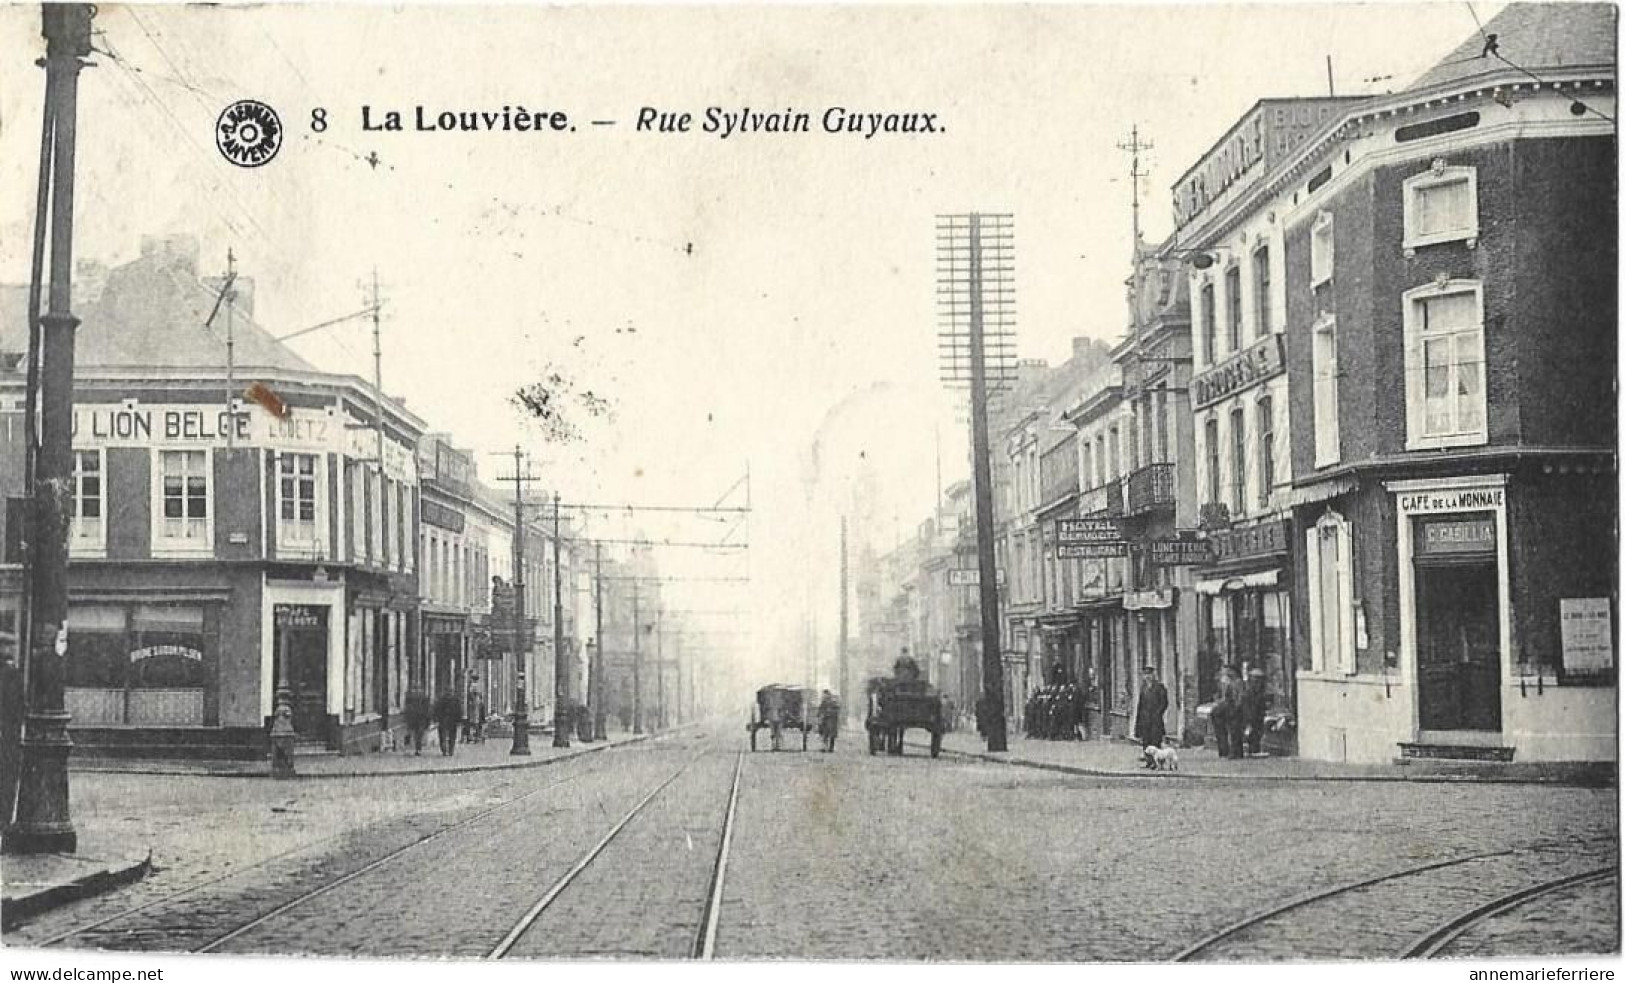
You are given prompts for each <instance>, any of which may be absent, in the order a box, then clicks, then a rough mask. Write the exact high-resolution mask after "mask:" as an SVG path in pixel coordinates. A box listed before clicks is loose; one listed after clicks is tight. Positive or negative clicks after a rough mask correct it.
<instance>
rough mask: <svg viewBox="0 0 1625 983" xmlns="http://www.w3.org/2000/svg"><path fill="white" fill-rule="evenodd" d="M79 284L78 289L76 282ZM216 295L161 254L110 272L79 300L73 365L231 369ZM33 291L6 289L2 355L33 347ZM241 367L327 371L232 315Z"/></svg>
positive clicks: (2, 293)
mask: <svg viewBox="0 0 1625 983" xmlns="http://www.w3.org/2000/svg"><path fill="white" fill-rule="evenodd" d="M76 286H77V284H76ZM216 296H217V290H216V289H214V288H211V287H210V286H209V285H208V284H205V283H204V282H203V281H202V280H200V279H199V278H198V276H197V273H196V270H195V268H193V267H192V266H190V265H189V264H188V263H186V262H184V261H183V260H180V259H178V258H177V257H175V256H174V255H171V254H166V253H163V252H154V253H150V254H146V255H143V256H142V257H141V258H139V259H136V260H134V261H132V262H129V263H126V264H124V265H123V266H119V267H117V268H115V269H112V270H110V271H108V274H107V283H106V286H105V288H104V289H102V290H101V292H100V296H97V297H94V298H91V299H88V300H79V299H76V300H75V302H74V311H73V313H74V314H75V315H76V316H77V317H78V318H79V330H78V331H77V332H76V333H75V339H74V341H75V343H74V362H75V364H76V366H78V367H79V368H80V369H81V370H82V369H111V368H134V367H138V366H139V367H154V368H210V369H224V367H225V364H226V316H227V312H226V311H225V310H224V308H222V310H221V311H220V313H219V314H217V315H216V316H215V320H214V324H213V326H212V327H204V323H205V322H206V321H207V320H208V318H209V313H210V311H212V310H213V309H214V303H215V297H216ZM27 301H28V288H27V287H26V286H11V285H7V286H5V287H3V288H0V351H8V352H21V351H24V350H25V349H26V348H27V345H28V303H27ZM231 317H232V335H233V341H234V342H235V346H236V352H235V359H234V361H235V363H236V365H237V366H238V367H240V368H244V369H248V368H259V369H285V370H288V371H293V372H320V371H321V370H320V369H318V368H317V367H316V366H314V365H312V364H310V363H309V362H307V361H305V360H304V359H303V358H301V357H299V355H298V354H297V353H296V352H294V351H293V349H291V348H289V347H288V346H286V345H284V344H282V343H281V342H279V341H277V340H276V339H275V338H274V337H272V335H271V334H270V332H268V331H266V330H265V329H264V328H263V327H261V326H260V325H259V324H257V323H256V322H255V321H254V319H253V318H252V316H250V315H249V314H248V313H247V312H246V311H243V310H241V309H235V310H233V311H232V312H231Z"/></svg>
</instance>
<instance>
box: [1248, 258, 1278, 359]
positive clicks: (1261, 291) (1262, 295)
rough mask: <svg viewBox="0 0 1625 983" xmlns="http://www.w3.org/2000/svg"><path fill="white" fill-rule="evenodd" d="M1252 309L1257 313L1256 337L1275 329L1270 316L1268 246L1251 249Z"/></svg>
mask: <svg viewBox="0 0 1625 983" xmlns="http://www.w3.org/2000/svg"><path fill="white" fill-rule="evenodd" d="M1253 310H1254V311H1256V312H1257V314H1258V332H1257V334H1258V337H1260V338H1262V337H1264V336H1265V335H1267V334H1269V333H1270V332H1271V331H1274V330H1275V325H1274V323H1273V319H1272V318H1271V317H1270V247H1268V246H1259V247H1258V248H1257V249H1255V250H1253Z"/></svg>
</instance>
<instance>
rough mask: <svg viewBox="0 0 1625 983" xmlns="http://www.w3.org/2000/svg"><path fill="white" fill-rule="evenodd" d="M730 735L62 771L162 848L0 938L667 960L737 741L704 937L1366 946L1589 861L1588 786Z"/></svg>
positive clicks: (715, 831)
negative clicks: (439, 756) (457, 771)
mask: <svg viewBox="0 0 1625 983" xmlns="http://www.w3.org/2000/svg"><path fill="white" fill-rule="evenodd" d="M858 736H861V735H858ZM742 738H743V735H742V734H739V733H737V732H736V731H735V730H733V728H731V727H730V728H723V727H720V726H719V727H716V728H713V729H711V730H710V731H709V732H703V733H702V732H693V733H680V734H673V735H668V736H666V737H664V738H663V739H661V740H658V741H654V742H650V743H648V744H643V745H635V746H628V747H621V748H611V749H609V750H607V751H605V752H604V753H601V754H595V755H589V756H584V757H582V758H580V759H578V760H571V761H565V762H561V763H559V764H556V765H553V766H550V767H547V768H542V769H536V770H526V771H509V772H495V773H488V774H478V773H476V774H467V775H433V776H431V775H425V776H415V777H410V778H408V777H404V776H403V777H401V778H398V779H376V778H370V779H357V780H354V781H344V780H331V781H323V782H318V783H309V784H301V785H296V786H289V785H281V784H277V783H270V782H243V781H240V780H231V779H219V778H216V779H203V778H188V777H175V776H143V777H141V778H140V779H139V780H137V779H135V778H133V777H132V776H110V775H104V776H95V777H94V778H92V777H90V776H84V777H82V778H81V779H80V782H81V783H82V787H81V791H80V792H79V794H80V796H81V799H80V802H81V805H82V806H83V807H84V808H86V809H93V808H111V807H112V802H113V801H114V800H115V798H117V797H120V796H122V800H121V801H124V802H125V803H126V807H125V812H126V814H129V815H131V816H132V819H131V820H130V823H131V825H130V827H129V828H130V831H131V835H139V832H138V831H139V829H141V828H143V826H144V825H145V828H148V829H150V830H153V831H158V832H161V831H164V830H169V831H170V834H169V838H168V839H160V840H158V841H157V842H159V843H161V844H163V846H162V847H161V849H160V850H159V851H158V855H157V858H156V859H157V862H158V865H159V867H160V872H159V873H158V874H156V875H154V876H153V877H152V878H150V879H148V880H147V881H145V882H143V883H140V884H137V885H134V886H131V887H129V888H126V889H123V890H120V891H118V892H115V893H113V894H109V895H106V896H103V897H101V898H99V899H95V900H91V901H86V902H82V903H79V904H76V905H70V906H68V907H66V908H64V909H61V910H59V911H57V912H54V913H51V914H48V915H45V916H42V917H40V918H39V919H37V920H35V921H34V922H32V923H30V924H26V925H24V926H22V927H20V928H18V929H16V930H14V931H13V932H11V933H9V934H8V936H7V938H6V941H7V943H8V944H11V945H38V944H41V943H46V942H51V941H52V940H58V939H60V941H59V942H56V943H55V944H59V945H63V946H69V947H75V948H113V949H146V950H154V949H156V950H173V949H203V950H206V951H219V952H232V953H263V952H276V953H310V954H324V955H339V954H345V955H362V956H375V957H389V956H428V955H440V956H456V957H462V958H481V957H486V956H489V955H492V954H493V951H494V950H496V949H499V948H500V950H501V954H503V955H506V956H507V957H508V958H516V959H526V958H562V957H572V956H574V957H609V956H614V957H658V958H668V959H670V958H683V957H686V956H690V955H693V954H694V953H695V951H696V948H695V947H696V944H697V940H701V939H703V938H704V931H705V916H706V913H707V910H708V908H707V905H708V898H709V897H710V896H711V893H712V889H713V888H714V887H715V886H716V876H717V875H716V872H715V863H716V860H717V858H718V856H719V845H720V844H721V841H722V837H723V832H724V826H725V823H726V821H727V816H728V802H729V795H730V791H731V789H732V779H733V776H734V773H735V767H736V764H737V763H739V762H741V760H742V766H741V768H740V772H739V776H740V778H739V785H738V793H737V794H738V798H737V811H736V814H735V817H734V823H733V827H732V836H731V842H730V844H729V848H728V851H727V867H726V872H725V876H724V877H723V878H722V883H721V895H720V905H719V907H718V910H717V926H716V934H715V945H714V949H713V950H709V951H710V952H711V953H712V954H714V955H715V956H716V957H718V958H723V959H755V958H775V957H779V958H782V957H799V958H811V957H821V958H839V959H867V958H890V959H910V960H932V959H937V960H941V959H955V960H965V959H974V960H996V961H1021V960H1075V961H1158V960H1167V959H1171V958H1176V957H1177V958H1190V959H1199V960H1213V959H1217V960H1249V961H1257V960H1272V959H1289V958H1298V959H1303V958H1313V959H1347V958H1364V959H1371V958H1385V957H1393V956H1395V955H1397V954H1399V953H1401V952H1402V951H1404V950H1405V949H1406V948H1407V946H1409V945H1410V944H1412V943H1413V942H1414V941H1415V940H1417V939H1418V938H1421V937H1423V936H1425V935H1427V934H1428V933H1429V932H1431V931H1433V930H1434V929H1435V928H1437V927H1438V926H1440V925H1442V924H1443V923H1445V922H1448V921H1450V920H1451V919H1453V918H1456V917H1457V916H1460V915H1464V914H1466V913H1468V912H1470V911H1472V910H1473V909H1475V908H1477V907H1478V906H1481V905H1484V904H1486V903H1488V902H1491V901H1494V900H1496V899H1497V898H1500V897H1503V896H1505V895H1507V894H1509V893H1510V892H1513V891H1516V890H1522V889H1525V888H1530V887H1534V886H1537V885H1542V884H1545V883H1547V882H1550V881H1553V880H1554V879H1556V878H1560V877H1564V876H1569V875H1577V876H1578V875H1586V874H1589V873H1592V872H1596V871H1599V870H1602V869H1603V868H1608V867H1610V866H1613V865H1616V864H1617V852H1616V848H1615V845H1614V843H1615V838H1616V831H1617V818H1616V815H1615V807H1614V801H1615V799H1614V793H1613V792H1612V791H1611V790H1592V789H1578V788H1537V787H1532V786H1519V785H1467V784H1457V785H1418V784H1414V783H1376V782H1363V783H1347V782H1338V783H1330V782H1328V783H1322V782H1313V781H1297V782H1259V783H1251V782H1242V781H1235V782H1225V783H1209V782H1178V781H1169V780H1165V779H1161V778H1158V777H1157V776H1146V777H1137V778H1110V777H1103V778H1090V777H1071V776H1059V775H1056V774H1054V773H1052V772H1047V771H1042V770H1037V769H1032V768H1023V767H1014V768H1013V767H1009V766H1001V765H994V764H990V763H984V762H979V761H971V760H968V759H964V758H952V757H947V756H945V757H943V758H940V759H937V760H932V759H931V758H929V757H928V756H927V755H926V754H924V753H923V752H920V751H917V750H915V749H912V748H911V749H910V750H909V753H908V754H907V755H906V756H904V757H901V758H898V757H890V756H886V755H879V756H870V755H868V754H866V753H865V751H864V749H863V748H862V747H861V746H860V744H859V741H858V740H856V739H855V738H854V735H852V734H850V733H849V734H848V735H847V736H846V738H845V740H844V741H843V746H842V747H841V748H840V750H839V751H838V752H837V753H836V754H834V755H827V754H822V753H818V752H816V751H809V752H807V753H801V752H799V751H786V752H780V753H771V752H759V753H755V754H752V753H749V752H748V750H745V744H744V742H743V740H742ZM742 751H743V754H742V756H741V752H742ZM645 802H646V806H645V807H644V808H642V809H641V810H639V809H638V807H639V805H640V804H641V803H645ZM205 803H207V806H205ZM228 816H234V817H236V820H235V823H234V824H231V823H228V819H227V817H228ZM134 817H140V818H134ZM623 820H624V823H623ZM229 828H235V829H237V830H239V831H240V832H239V834H238V835H220V834H216V835H198V834H199V833H200V832H202V831H204V830H224V829H229ZM179 829H187V830H189V831H190V835H186V836H177V835H176V834H175V832H174V831H175V830H179ZM612 830H613V831H614V832H615V835H614V836H609V834H610V833H611V832H612ZM595 847H601V851H600V852H598V853H596V854H595V855H594V856H593V859H591V860H590V861H589V860H587V859H586V858H587V857H588V855H589V852H590V851H592V850H593V849H594V848H595ZM584 861H585V862H584ZM567 875H571V876H573V879H571V880H568V882H561V878H565V877H566V876H567ZM1390 875H1397V876H1390ZM1379 878H1381V879H1380V880H1378V879H1379ZM1357 884H1358V885H1360V886H1355V885H1357ZM1343 887H1350V888H1351V889H1350V890H1341V891H1340V890H1334V889H1337V888H1343ZM177 892H186V893H177ZM1617 894H1618V882H1617V873H1616V874H1614V875H1613V876H1607V875H1603V876H1600V877H1597V878H1593V879H1590V880H1580V881H1576V882H1575V883H1573V884H1571V885H1569V886H1566V887H1560V888H1558V889H1555V890H1553V891H1551V892H1550V893H1545V894H1540V895H1538V896H1534V897H1531V898H1530V899H1529V900H1527V901H1526V902H1524V903H1522V904H1521V905H1516V906H1513V907H1510V908H1507V909H1505V910H1502V911H1500V912H1498V913H1493V914H1492V915H1490V916H1487V917H1484V918H1481V919H1474V920H1473V921H1472V923H1471V924H1470V925H1468V926H1467V927H1466V929H1465V930H1464V931H1462V932H1460V933H1459V934H1458V935H1454V936H1452V937H1451V939H1450V940H1449V941H1448V944H1446V945H1444V947H1443V948H1442V949H1440V950H1438V951H1440V952H1441V953H1442V954H1444V955H1475V956H1492V955H1509V954H1515V953H1525V954H1528V953H1535V952H1598V951H1611V950H1614V949H1617V947H1618V944H1619V940H1618V936H1617V932H1616V929H1615V927H1614V921H1613V914H1612V913H1613V911H1614V910H1615V909H1616V902H1617ZM544 897H546V898H548V899H549V900H550V903H548V904H547V905H546V906H545V910H543V911H540V912H539V913H537V914H536V915H535V918H534V922H533V923H531V924H527V925H526V926H525V927H524V928H523V929H522V930H521V929H520V928H518V925H519V923H520V919H521V916H524V915H525V914H526V913H527V911H530V910H531V909H532V908H533V906H537V905H538V903H539V902H541V901H542V900H543V899H544ZM165 899H172V900H165ZM1292 901H1301V902H1304V903H1301V904H1297V905H1295V906H1292V907H1289V908H1284V909H1282V910H1279V911H1273V909H1276V908H1278V907H1279V906H1282V905H1283V904H1284V903H1286V902H1292ZM505 938H507V939H508V940H509V942H511V947H508V946H507V945H505V944H504V940H505Z"/></svg>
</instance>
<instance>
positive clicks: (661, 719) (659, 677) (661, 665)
mask: <svg viewBox="0 0 1625 983" xmlns="http://www.w3.org/2000/svg"><path fill="white" fill-rule="evenodd" d="M664 638H665V632H664V631H663V630H662V628H661V624H660V609H659V608H655V722H654V729H655V730H665V729H666V656H665V652H664V649H665V646H663V645H662V644H661V641H662V640H663V639H664Z"/></svg>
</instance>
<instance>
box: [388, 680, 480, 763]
mask: <svg viewBox="0 0 1625 983" xmlns="http://www.w3.org/2000/svg"><path fill="white" fill-rule="evenodd" d="M403 710H404V716H405V717H406V735H407V736H406V740H407V746H408V747H410V748H411V749H412V753H413V754H415V755H417V754H422V753H423V738H424V735H425V734H427V733H428V731H429V725H430V724H433V725H434V727H435V730H436V732H437V733H438V734H439V736H440V753H441V754H444V755H446V756H448V757H449V756H451V755H453V754H456V753H457V732H458V730H459V729H461V730H462V731H463V738H464V740H467V741H473V740H476V739H483V735H484V729H485V700H484V699H483V698H482V697H481V696H480V695H479V694H478V693H477V692H475V693H471V694H470V698H469V700H468V702H467V705H466V706H465V704H464V700H463V699H462V697H460V696H458V695H457V692H456V691H455V690H450V689H448V690H446V691H445V692H443V693H441V694H440V696H439V698H437V699H435V700H433V701H431V700H430V699H429V694H427V693H425V692H424V691H423V690H421V689H411V690H408V691H407V693H406V703H405V706H404V707H403ZM476 734H477V735H480V736H479V738H476V736H475V735H476Z"/></svg>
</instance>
